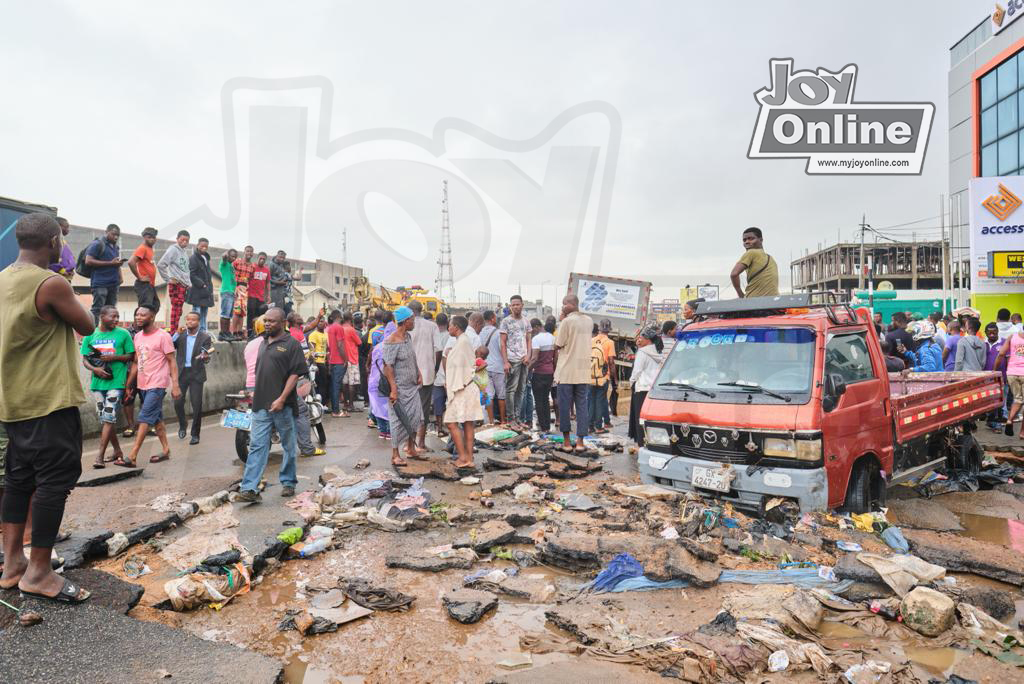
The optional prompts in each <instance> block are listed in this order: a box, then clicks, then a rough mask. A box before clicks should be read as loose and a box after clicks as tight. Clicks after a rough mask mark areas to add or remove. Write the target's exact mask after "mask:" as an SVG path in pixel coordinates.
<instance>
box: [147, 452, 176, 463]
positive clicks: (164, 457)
mask: <svg viewBox="0 0 1024 684" xmlns="http://www.w3.org/2000/svg"><path fill="white" fill-rule="evenodd" d="M169 460H171V454H170V453H166V454H153V455H152V456H150V457H149V462H150V463H160V462H161V461H169Z"/></svg>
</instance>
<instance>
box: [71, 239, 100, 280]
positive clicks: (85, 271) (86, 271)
mask: <svg viewBox="0 0 1024 684" xmlns="http://www.w3.org/2000/svg"><path fill="white" fill-rule="evenodd" d="M97 242H99V238H96V239H95V240H93V241H92V242H90V243H89V244H87V245H86V246H85V249H83V250H82V251H81V252H79V253H78V259H77V260H76V261H75V273H77V274H78V275H80V276H82V277H83V278H91V277H92V272H93V270H94V269H93V267H92V266H86V264H85V254H86V252H88V251H89V248H90V247H92V246H93V245H94V244H96V243H97Z"/></svg>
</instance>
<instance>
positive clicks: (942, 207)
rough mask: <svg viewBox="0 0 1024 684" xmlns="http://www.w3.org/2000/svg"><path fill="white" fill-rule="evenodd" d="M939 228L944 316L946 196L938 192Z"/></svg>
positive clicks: (946, 272)
mask: <svg viewBox="0 0 1024 684" xmlns="http://www.w3.org/2000/svg"><path fill="white" fill-rule="evenodd" d="M939 229H940V230H941V231H942V232H941V233H940V235H941V236H942V237H941V238H940V242H939V254H940V258H941V259H942V267H941V268H942V315H943V316H945V315H946V308H947V304H948V302H949V292H948V286H949V282H948V280H947V278H946V277H947V274H948V271H947V270H946V269H947V261H946V196H945V195H943V194H939Z"/></svg>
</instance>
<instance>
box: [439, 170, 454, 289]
mask: <svg viewBox="0 0 1024 684" xmlns="http://www.w3.org/2000/svg"><path fill="white" fill-rule="evenodd" d="M434 291H435V292H436V293H437V296H438V297H440V298H441V299H443V300H444V301H446V302H448V303H449V304H450V303H451V302H454V301H455V276H454V275H453V274H452V232H451V226H450V225H449V223H448V181H442V182H441V255H440V256H439V257H438V259H437V278H435V279H434Z"/></svg>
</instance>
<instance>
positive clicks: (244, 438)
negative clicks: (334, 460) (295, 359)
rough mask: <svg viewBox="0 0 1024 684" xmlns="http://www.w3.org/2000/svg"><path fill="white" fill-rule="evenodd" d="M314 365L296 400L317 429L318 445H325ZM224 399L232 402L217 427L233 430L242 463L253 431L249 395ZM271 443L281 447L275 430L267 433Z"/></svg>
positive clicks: (234, 394) (322, 409)
mask: <svg viewBox="0 0 1024 684" xmlns="http://www.w3.org/2000/svg"><path fill="white" fill-rule="evenodd" d="M316 370H317V368H316V364H310V367H309V373H308V375H307V376H306V377H307V378H309V384H308V385H303V386H302V387H300V388H299V389H297V390H296V393H297V394H298V397H299V401H304V402H306V409H307V410H308V411H309V424H310V426H311V427H312V428H313V429H315V430H316V436H317V442H319V444H320V446H323V445H324V444H326V443H327V431H326V430H325V429H324V425H323V417H324V413H325V410H324V405H323V399H322V397H321V396H320V395H319V394H317V393H316V391H315V390H314V388H315V387H316ZM225 397H226V398H227V399H229V400H231V401H232V402H233V404H232V407H231V408H229V409H225V410H224V411H223V412H222V413H221V419H220V424H221V426H222V427H226V428H232V429H234V430H235V455H236V456H238V460H240V461H241V462H242V463H245V462H246V460H247V459H248V458H249V431H250V430H251V429H252V394H250V393H249V392H246V391H242V392H235V393H232V394H226V395H225ZM270 443H271V445H273V444H280V443H281V437H280V435H278V434H277V430H276V429H272V430H271V433H270Z"/></svg>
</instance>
